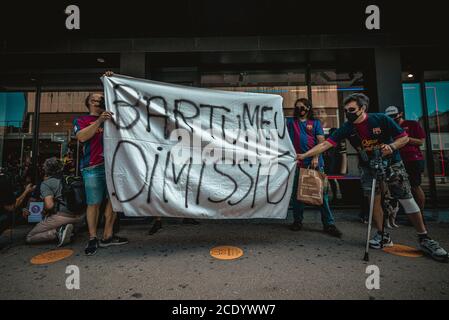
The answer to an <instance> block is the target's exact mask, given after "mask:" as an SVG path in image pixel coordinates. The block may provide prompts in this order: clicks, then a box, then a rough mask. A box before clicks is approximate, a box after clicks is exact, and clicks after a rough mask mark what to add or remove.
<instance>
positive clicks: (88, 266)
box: [0, 211, 449, 300]
mask: <svg viewBox="0 0 449 320" xmlns="http://www.w3.org/2000/svg"><path fill="white" fill-rule="evenodd" d="M335 216H336V219H337V225H338V227H339V228H340V229H341V230H342V231H343V233H344V236H343V238H342V239H341V240H340V239H335V238H332V237H330V236H328V235H326V234H324V233H322V231H321V225H320V223H319V221H320V219H319V215H318V213H317V212H314V211H307V214H306V221H305V226H304V229H303V230H302V231H299V232H292V231H290V230H289V229H288V223H289V222H290V221H287V220H283V221H273V220H269V221H266V220H256V221H247V220H245V221H235V220H233V221H211V220H209V221H201V224H200V225H197V226H195V225H184V224H181V222H180V220H176V219H169V220H165V221H164V223H163V229H161V230H160V231H159V232H158V233H156V234H155V235H153V236H149V235H148V229H149V228H150V225H148V224H145V225H142V224H140V225H122V227H121V232H120V235H121V236H125V237H128V238H129V240H130V243H129V244H128V245H125V246H120V247H110V248H108V249H99V251H98V252H97V254H96V255H95V256H91V257H87V256H85V255H84V246H85V244H86V238H87V234H86V232H82V233H79V234H77V235H76V236H75V239H74V241H73V242H72V243H71V244H70V245H68V246H67V247H65V248H68V249H72V250H74V254H73V255H72V256H70V257H69V258H67V259H65V260H61V261H59V262H56V263H53V264H48V265H40V266H38V265H32V264H31V263H30V259H31V258H32V257H34V256H36V255H38V254H41V253H44V252H46V251H49V250H53V249H55V245H54V244H42V245H27V244H25V242H24V237H25V235H26V232H27V231H29V229H30V226H21V227H19V228H18V229H16V230H15V232H14V242H13V244H12V245H10V246H7V247H6V248H4V249H2V250H1V251H0V299H201V300H203V299H220V300H226V299H275V300H277V299H363V300H365V299H449V264H448V263H439V262H435V261H433V260H431V259H430V258H427V257H420V258H406V257H400V256H395V255H392V254H388V253H385V252H382V251H379V250H376V251H375V250H371V253H370V256H371V260H370V262H369V263H367V262H364V261H362V258H363V253H364V245H365V237H366V225H365V224H362V223H360V222H359V221H358V220H357V218H356V217H357V213H356V212H354V211H338V212H336V214H335ZM429 230H430V235H431V236H432V237H433V238H435V239H436V240H438V241H439V242H440V243H441V245H442V246H444V247H445V248H449V226H448V225H447V224H438V223H436V222H430V223H429ZM392 236H393V241H394V242H395V243H398V244H403V245H408V246H413V247H417V241H416V235H415V232H414V230H413V228H411V227H410V226H404V225H402V226H401V227H400V228H399V229H397V230H394V231H393V232H392ZM7 238H8V237H7V234H4V235H3V236H1V237H0V244H2V243H3V244H4V243H5V241H7V240H8V239H7ZM220 245H233V246H237V247H239V248H241V249H242V250H243V251H244V255H243V257H241V258H239V259H237V260H232V261H221V260H216V259H214V258H212V257H211V256H210V254H209V252H210V249H212V248H213V247H215V246H220ZM371 264H374V265H377V266H378V267H379V268H380V289H379V290H368V289H367V288H366V286H365V281H366V279H367V277H368V276H369V275H368V274H366V273H365V271H366V267H367V266H368V265H371ZM69 265H75V266H77V267H78V268H79V270H80V289H79V290H68V289H67V288H66V278H67V277H68V275H67V274H66V273H65V272H66V267H67V266H69Z"/></svg>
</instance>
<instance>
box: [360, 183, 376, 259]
mask: <svg viewBox="0 0 449 320" xmlns="http://www.w3.org/2000/svg"><path fill="white" fill-rule="evenodd" d="M376 182H377V179H376V177H374V178H373V183H372V185H371V198H370V205H369V217H368V231H367V233H366V246H365V256H364V257H363V260H365V261H369V253H368V252H369V240H370V237H371V224H372V222H373V213H374V198H375V197H376Z"/></svg>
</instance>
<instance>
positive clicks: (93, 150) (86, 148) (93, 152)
mask: <svg viewBox="0 0 449 320" xmlns="http://www.w3.org/2000/svg"><path fill="white" fill-rule="evenodd" d="M97 119H98V116H92V115H87V116H81V117H78V118H76V119H75V120H74V121H73V125H74V129H73V131H74V132H75V135H76V134H77V133H78V132H79V131H81V130H83V129H84V128H87V127H88V126H90V125H91V124H93V123H94V122H95V121H97ZM103 152H104V151H103V124H101V127H99V128H98V130H97V132H96V133H95V135H94V136H93V137H92V138H91V139H90V140H88V141H86V142H84V143H83V155H82V158H81V161H80V162H81V169H83V168H87V167H92V166H96V165H99V164H102V163H104V155H103Z"/></svg>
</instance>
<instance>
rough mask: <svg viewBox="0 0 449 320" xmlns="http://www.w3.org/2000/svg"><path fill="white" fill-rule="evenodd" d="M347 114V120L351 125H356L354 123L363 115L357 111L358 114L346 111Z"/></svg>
mask: <svg viewBox="0 0 449 320" xmlns="http://www.w3.org/2000/svg"><path fill="white" fill-rule="evenodd" d="M345 113H346V118H347V119H348V121H349V122H351V123H354V121H356V120H357V119H358V118H359V117H360V115H361V113H360V111H357V112H347V111H345Z"/></svg>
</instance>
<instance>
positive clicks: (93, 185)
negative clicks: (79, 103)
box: [73, 72, 128, 255]
mask: <svg viewBox="0 0 449 320" xmlns="http://www.w3.org/2000/svg"><path fill="white" fill-rule="evenodd" d="M111 75H112V72H106V73H105V76H111ZM85 105H86V108H88V109H89V115H85V116H81V117H78V118H76V119H75V120H74V121H73V124H74V132H75V135H76V138H77V139H78V141H79V142H81V143H82V144H83V156H82V158H81V172H82V175H83V181H84V186H85V189H86V198H87V199H86V200H87V224H88V227H89V236H90V238H89V242H88V243H87V246H86V249H85V254H86V255H93V254H95V253H96V252H97V248H98V247H99V246H100V247H109V246H112V245H122V244H126V243H128V240H127V239H126V238H121V237H118V236H116V235H114V234H113V226H114V222H115V219H116V213H115V212H114V211H113V209H112V204H111V201H110V199H108V200H107V204H106V209H105V213H104V215H105V219H106V222H105V227H104V234H103V239H102V240H101V241H98V239H97V225H98V217H99V214H100V206H101V204H102V202H103V200H104V199H105V198H107V194H108V192H107V186H106V172H105V166H104V154H103V126H104V122H105V121H110V120H111V118H112V113H111V112H108V111H106V110H105V104H104V97H103V95H102V94H98V93H91V94H89V95H88V96H87V97H86V100H85Z"/></svg>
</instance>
